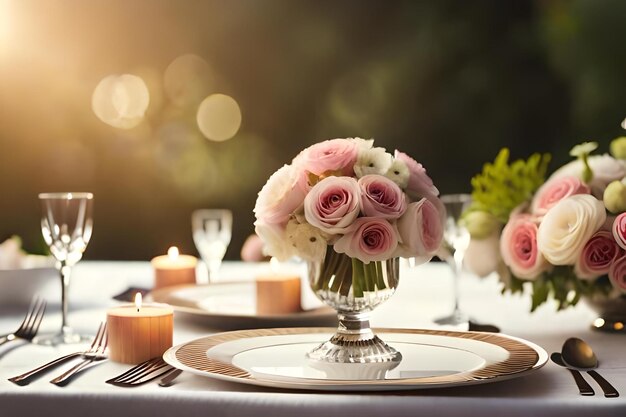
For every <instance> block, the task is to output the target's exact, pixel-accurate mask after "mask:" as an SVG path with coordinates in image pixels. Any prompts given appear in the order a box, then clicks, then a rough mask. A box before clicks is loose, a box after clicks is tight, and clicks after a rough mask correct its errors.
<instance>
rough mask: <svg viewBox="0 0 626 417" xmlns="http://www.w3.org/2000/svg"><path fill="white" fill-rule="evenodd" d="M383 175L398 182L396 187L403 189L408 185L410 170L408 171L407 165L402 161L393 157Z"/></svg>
mask: <svg viewBox="0 0 626 417" xmlns="http://www.w3.org/2000/svg"><path fill="white" fill-rule="evenodd" d="M385 177H387V178H389V179H390V180H391V181H393V182H395V183H396V184H398V187H400V188H402V189H403V190H404V189H405V188H406V186H407V185H409V178H410V177H411V171H409V167H408V166H407V165H406V163H405V162H404V161H402V160H400V159H397V158H394V159H393V161H392V162H391V166H390V167H389V169H388V170H387V172H386V173H385Z"/></svg>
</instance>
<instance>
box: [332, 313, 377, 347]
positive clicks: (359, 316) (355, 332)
mask: <svg viewBox="0 0 626 417" xmlns="http://www.w3.org/2000/svg"><path fill="white" fill-rule="evenodd" d="M337 316H338V319H339V326H338V328H337V333H338V334H340V335H345V336H348V337H352V338H356V339H358V340H369V339H373V338H374V333H373V332H372V329H371V328H370V320H369V318H370V314H369V312H364V313H355V312H338V314H337Z"/></svg>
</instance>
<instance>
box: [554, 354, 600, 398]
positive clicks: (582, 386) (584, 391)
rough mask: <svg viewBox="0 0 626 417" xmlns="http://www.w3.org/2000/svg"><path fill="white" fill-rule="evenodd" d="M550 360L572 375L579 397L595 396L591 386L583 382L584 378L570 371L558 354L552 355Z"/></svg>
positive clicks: (578, 373) (576, 372)
mask: <svg viewBox="0 0 626 417" xmlns="http://www.w3.org/2000/svg"><path fill="white" fill-rule="evenodd" d="M550 359H552V362H554V363H556V364H557V365H559V366H562V367H564V368H566V369H567V370H568V371H570V372H571V373H572V376H573V377H574V381H576V385H577V386H578V391H580V395H595V392H594V390H593V388H591V385H589V383H588V382H587V381H585V378H583V376H582V375H581V374H580V372H578V371H577V370H575V369H570V368H569V367H568V366H567V365H566V364H565V362H563V357H562V356H561V354H560V353H559V352H554V353H553V354H552V355H550Z"/></svg>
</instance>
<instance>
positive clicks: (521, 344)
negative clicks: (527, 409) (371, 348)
mask: <svg viewBox="0 0 626 417" xmlns="http://www.w3.org/2000/svg"><path fill="white" fill-rule="evenodd" d="M334 331H335V329H333V328H289V329H259V330H241V331H234V332H226V333H218V334H215V335H211V336H206V337H203V338H200V339H197V340H194V341H192V342H188V343H184V344H182V345H179V346H175V347H173V348H171V349H169V350H168V351H167V352H165V354H164V355H163V358H164V359H165V361H166V362H167V363H169V364H170V365H172V366H174V367H176V368H178V369H182V370H184V371H188V372H191V373H194V374H197V375H202V376H207V377H212V378H217V379H221V380H226V381H231V382H240V383H245V384H252V385H259V386H265V387H274V388H287V389H305V390H327V391H382V390H409V389H423V388H442V387H452V386H460V385H468V384H480V383H487V382H495V381H501V380H505V379H511V378H517V377H520V376H523V375H527V374H528V373H530V372H533V371H535V370H537V369H539V368H541V367H542V366H543V365H545V363H546V362H547V360H548V355H547V353H546V352H545V350H543V349H542V348H541V347H539V346H537V345H535V344H533V343H530V342H528V341H525V340H522V339H518V338H514V337H511V336H506V335H502V334H494V333H479V332H456V331H447V330H417V329H376V330H375V331H376V334H378V335H379V336H380V337H381V339H383V340H384V341H385V342H387V343H388V344H389V345H391V346H392V347H394V348H396V349H397V350H399V351H400V352H401V353H402V361H401V362H400V363H372V364H335V363H320V362H317V361H309V360H307V359H306V358H305V353H306V352H308V351H310V350H311V349H313V348H314V347H315V346H317V345H318V344H320V343H322V342H324V341H326V340H328V339H329V338H330V337H331V336H332V334H333V333H334Z"/></svg>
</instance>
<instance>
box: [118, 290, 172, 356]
mask: <svg viewBox="0 0 626 417" xmlns="http://www.w3.org/2000/svg"><path fill="white" fill-rule="evenodd" d="M107 333H108V339H109V341H108V346H109V357H110V358H111V360H112V361H115V362H121V363H128V364H137V363H140V362H143V361H146V360H148V359H151V358H154V357H157V356H161V355H163V353H164V352H165V351H166V350H167V349H169V348H170V347H172V338H173V333H174V311H173V310H172V309H171V308H170V307H168V306H166V305H142V300H141V294H139V293H137V295H136V297H135V305H125V306H120V307H115V308H112V309H110V310H109V311H108V312H107Z"/></svg>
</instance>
